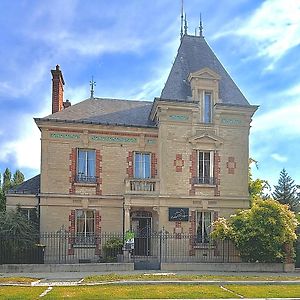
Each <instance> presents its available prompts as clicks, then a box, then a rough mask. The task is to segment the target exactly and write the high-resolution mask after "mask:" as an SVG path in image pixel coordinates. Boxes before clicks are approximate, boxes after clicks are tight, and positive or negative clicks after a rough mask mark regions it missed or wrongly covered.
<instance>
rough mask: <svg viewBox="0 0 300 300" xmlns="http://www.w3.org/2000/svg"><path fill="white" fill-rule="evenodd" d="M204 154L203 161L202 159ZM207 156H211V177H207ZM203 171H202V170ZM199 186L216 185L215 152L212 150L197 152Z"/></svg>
mask: <svg viewBox="0 0 300 300" xmlns="http://www.w3.org/2000/svg"><path fill="white" fill-rule="evenodd" d="M201 154H202V159H201V157H200V156H201ZM205 154H209V176H205V173H206V170H205V167H206V164H205V162H206V161H207V160H205ZM201 161H202V162H203V164H202V167H201V166H200V164H201ZM201 169H202V170H201ZM196 181H197V182H196V183H197V184H209V185H214V184H215V179H214V151H212V150H197V180H196Z"/></svg>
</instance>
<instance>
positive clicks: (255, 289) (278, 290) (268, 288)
mask: <svg viewBox="0 0 300 300" xmlns="http://www.w3.org/2000/svg"><path fill="white" fill-rule="evenodd" d="M225 287H226V288H227V289H229V290H231V291H233V292H236V293H238V294H239V295H242V296H243V297H248V298H270V297H271V298H283V297H290V298H299V297H300V285H260V286H253V285H226V286H225Z"/></svg>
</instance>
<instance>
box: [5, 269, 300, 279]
mask: <svg viewBox="0 0 300 300" xmlns="http://www.w3.org/2000/svg"><path fill="white" fill-rule="evenodd" d="M112 273H113V274H120V275H126V274H130V275H134V274H179V275H216V276H263V277H266V276H282V277H286V276H288V277H300V273H298V272H292V273H270V272H268V273H267V272H266V273H262V272H260V273H258V272H199V271H180V272H161V271H157V270H148V271H146V270H141V271H137V270H135V271H121V272H55V273H54V272H52V273H0V277H30V278H39V279H44V280H49V281H76V280H80V279H82V278H84V277H87V276H90V275H107V274H112Z"/></svg>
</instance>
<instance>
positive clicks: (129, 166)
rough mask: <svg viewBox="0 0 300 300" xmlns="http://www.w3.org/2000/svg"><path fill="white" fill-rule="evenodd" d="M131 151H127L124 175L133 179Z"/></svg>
mask: <svg viewBox="0 0 300 300" xmlns="http://www.w3.org/2000/svg"><path fill="white" fill-rule="evenodd" d="M133 155H134V153H133V151H128V155H127V168H126V174H127V176H128V178H133Z"/></svg>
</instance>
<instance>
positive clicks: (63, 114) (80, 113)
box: [42, 98, 155, 127]
mask: <svg viewBox="0 0 300 300" xmlns="http://www.w3.org/2000/svg"><path fill="white" fill-rule="evenodd" d="M152 103H153V102H149V101H132V100H120V99H103V98H93V99H87V100H84V101H82V102H80V103H77V104H75V105H72V106H70V107H68V108H67V109H64V110H62V111H59V112H57V113H54V114H52V115H49V116H47V117H45V118H42V120H56V121H66V122H68V121H69V122H80V123H91V124H108V125H125V126H126V125H127V126H139V127H154V126H155V124H154V123H153V122H152V121H151V120H149V114H150V110H151V107H152Z"/></svg>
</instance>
